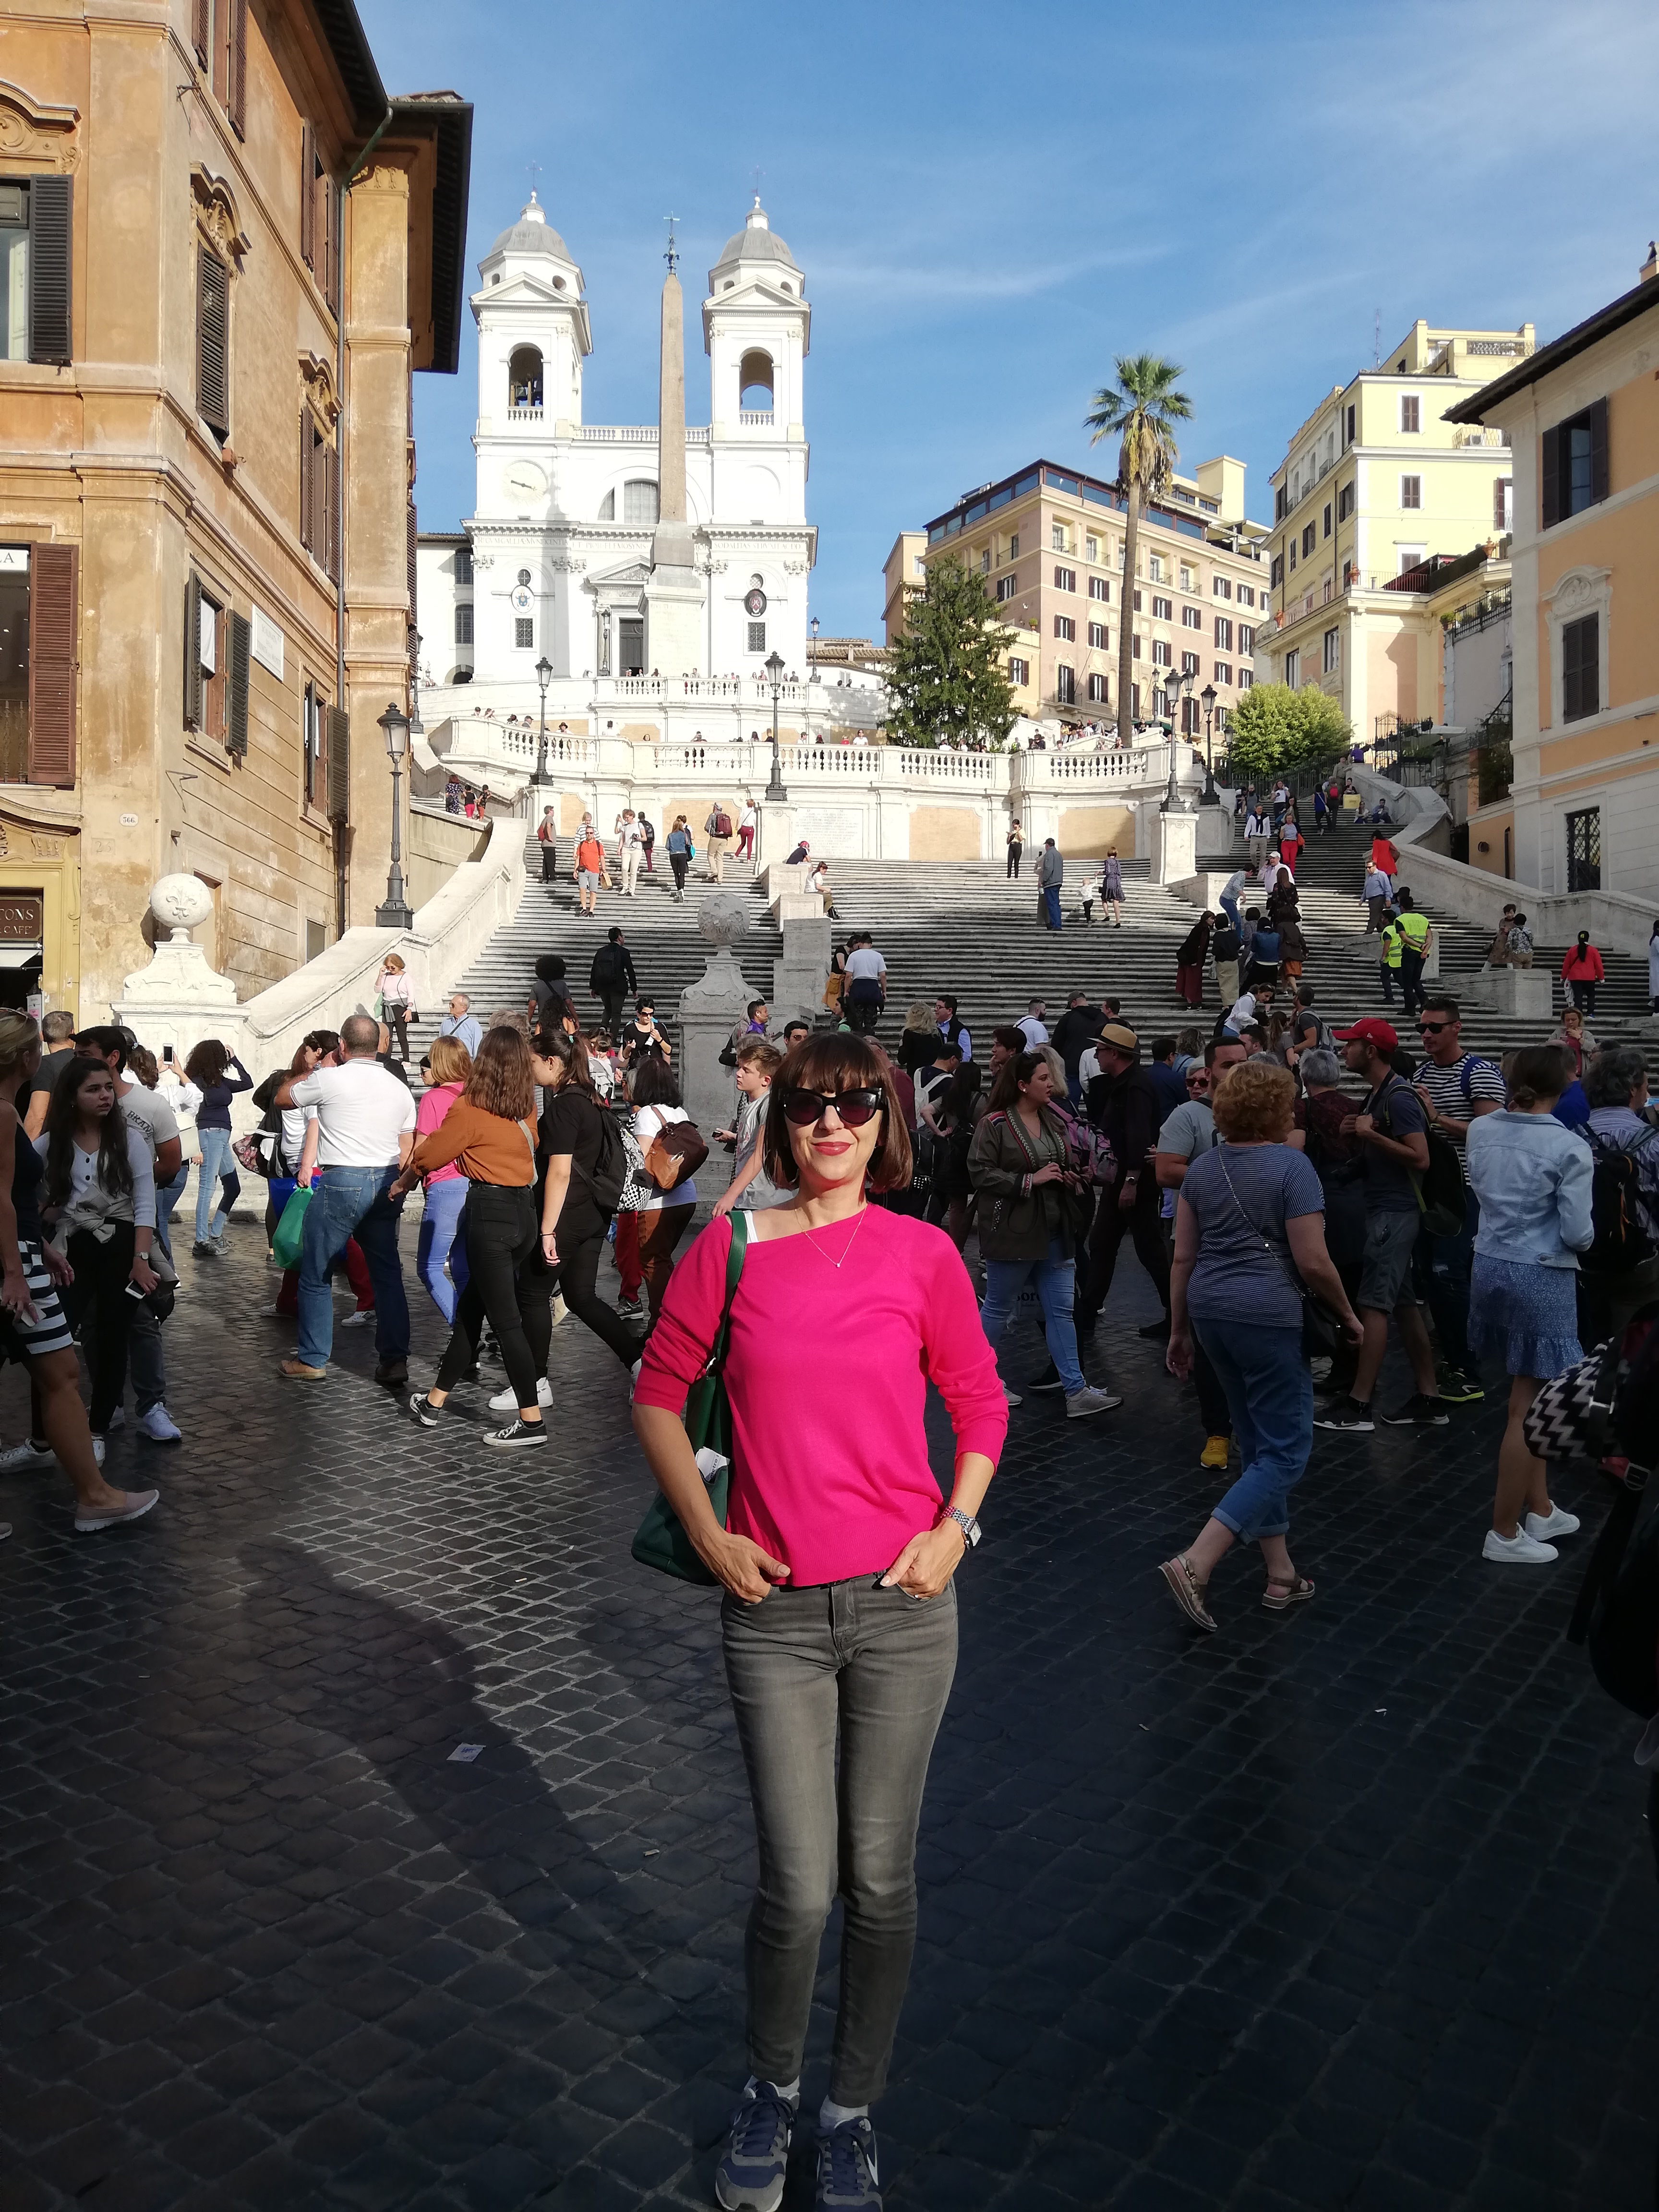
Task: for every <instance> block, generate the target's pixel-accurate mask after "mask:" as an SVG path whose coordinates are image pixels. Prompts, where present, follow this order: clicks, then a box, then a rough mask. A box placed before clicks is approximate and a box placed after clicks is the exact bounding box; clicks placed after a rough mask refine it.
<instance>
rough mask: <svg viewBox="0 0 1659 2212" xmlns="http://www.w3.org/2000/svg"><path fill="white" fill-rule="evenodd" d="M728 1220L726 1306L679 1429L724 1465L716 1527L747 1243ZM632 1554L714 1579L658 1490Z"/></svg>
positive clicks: (665, 1570) (683, 1578) (726, 1475)
mask: <svg viewBox="0 0 1659 2212" xmlns="http://www.w3.org/2000/svg"><path fill="white" fill-rule="evenodd" d="M731 1219H732V1249H731V1250H730V1252H729V1253H728V1254H727V1255H726V1304H724V1305H723V1306H722V1307H721V1309H720V1326H719V1328H717V1329H716V1330H715V1331H714V1343H713V1344H712V1345H711V1346H710V1347H709V1352H708V1364H707V1365H706V1366H705V1367H704V1369H703V1370H702V1374H701V1375H699V1376H698V1377H697V1379H696V1382H695V1383H693V1384H692V1385H691V1388H690V1389H689V1390H688V1391H687V1392H686V1394H685V1413H684V1417H683V1418H684V1422H685V1433H686V1435H687V1436H688V1437H690V1440H691V1449H692V1450H693V1451H694V1452H695V1451H700V1450H701V1449H702V1448H703V1446H704V1445H707V1446H708V1449H710V1450H711V1451H717V1452H719V1453H720V1456H721V1457H722V1459H724V1460H725V1462H726V1465H725V1466H724V1467H723V1468H721V1469H720V1472H719V1474H716V1475H715V1476H714V1478H713V1479H712V1480H711V1481H710V1482H709V1485H708V1503H709V1504H710V1505H711V1506H713V1508H714V1518H715V1519H716V1520H717V1521H718V1522H720V1526H721V1528H725V1526H726V1504H727V1500H728V1499H729V1498H730V1496H731V1491H732V1407H731V1402H730V1401H729V1400H728V1399H727V1397H726V1344H727V1340H728V1339H729V1338H730V1336H731V1334H732V1299H733V1298H734V1297H736V1296H737V1294H738V1281H739V1279H740V1278H741V1276H742V1274H743V1255H744V1251H745V1250H746V1249H748V1243H749V1219H750V1217H749V1216H748V1214H746V1213H744V1212H740V1211H739V1212H733V1213H732V1217H731ZM633 1548H634V1557H635V1559H637V1560H638V1561H639V1563H640V1565H641V1566H642V1567H654V1568H655V1569H656V1571H657V1572H658V1573H659V1574H661V1575H672V1576H674V1577H676V1578H677V1579H678V1581H680V1582H683V1583H706V1584H709V1585H711V1586H712V1585H713V1584H714V1583H716V1582H717V1581H718V1577H716V1576H714V1575H711V1574H710V1573H709V1571H708V1568H707V1567H706V1566H704V1565H703V1563H702V1559H700V1558H699V1557H698V1555H697V1550H696V1546H695V1545H694V1544H693V1543H692V1541H691V1539H690V1537H689V1536H688V1535H687V1534H686V1533H685V1529H684V1526H683V1525H682V1523H681V1521H680V1517H679V1516H678V1514H677V1513H676V1512H675V1510H674V1509H673V1507H672V1506H671V1505H670V1504H669V1503H668V1500H667V1499H666V1498H665V1497H664V1496H663V1494H662V1492H661V1491H659V1492H657V1494H656V1496H655V1497H654V1498H653V1499H652V1501H651V1504H650V1505H649V1507H648V1508H647V1511H646V1516H645V1518H644V1520H643V1521H641V1523H640V1525H639V1529H638V1532H637V1533H636V1534H635V1538H634V1547H633Z"/></svg>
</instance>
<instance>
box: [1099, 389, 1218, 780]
mask: <svg viewBox="0 0 1659 2212" xmlns="http://www.w3.org/2000/svg"><path fill="white" fill-rule="evenodd" d="M1180 374H1181V371H1180V369H1179V368H1176V365H1175V363H1174V362H1171V361H1164V359H1162V358H1161V356H1158V354H1155V353H1136V354H1122V355H1120V356H1119V357H1118V362H1117V382H1116V384H1115V385H1110V384H1107V385H1103V386H1101V388H1100V390H1099V391H1098V392H1096V394H1095V404H1094V405H1093V407H1092V408H1091V410H1090V411H1089V412H1088V414H1086V415H1085V416H1084V418H1083V421H1084V425H1085V428H1088V429H1090V430H1092V431H1093V432H1094V436H1093V437H1092V439H1091V441H1090V443H1091V445H1096V446H1097V445H1098V444H1099V443H1100V441H1101V440H1102V439H1103V438H1121V440H1122V441H1123V442H1122V444H1121V446H1120V447H1119V448H1118V464H1117V473H1118V481H1119V482H1120V483H1122V484H1125V485H1127V488H1128V493H1129V514H1128V526H1127V529H1126V530H1125V532H1124V538H1123V581H1122V583H1121V586H1120V589H1121V592H1122V595H1123V597H1122V604H1121V605H1120V606H1119V608H1118V625H1117V741H1118V743H1119V744H1121V745H1127V744H1128V743H1129V741H1130V739H1131V738H1132V737H1133V734H1134V729H1133V722H1134V717H1133V712H1132V707H1133V699H1134V689H1133V684H1134V679H1133V673H1132V670H1133V654H1132V646H1131V641H1132V639H1133V635H1134V580H1135V550H1136V542H1137V540H1138V539H1139V535H1140V510H1141V507H1142V506H1143V504H1144V503H1145V502H1146V501H1148V500H1154V499H1159V498H1162V496H1163V495H1164V493H1165V492H1167V491H1168V489H1169V488H1170V477H1171V475H1172V474H1173V473H1174V470H1175V464H1176V441H1175V425H1176V423H1177V422H1188V421H1190V419H1191V416H1192V412H1193V403H1192V401H1191V400H1190V399H1188V397H1187V395H1186V393H1185V392H1177V391H1176V388H1175V386H1176V378H1177V377H1178V376H1179V375H1180Z"/></svg>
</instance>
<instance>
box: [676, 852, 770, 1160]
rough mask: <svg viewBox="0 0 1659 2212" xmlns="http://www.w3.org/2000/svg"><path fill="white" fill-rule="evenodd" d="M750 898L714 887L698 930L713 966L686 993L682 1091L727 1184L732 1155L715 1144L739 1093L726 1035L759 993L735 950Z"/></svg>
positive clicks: (682, 1015) (682, 1000)
mask: <svg viewBox="0 0 1659 2212" xmlns="http://www.w3.org/2000/svg"><path fill="white" fill-rule="evenodd" d="M748 927H749V918H748V915H746V913H745V912H744V900H743V899H741V898H739V897H738V896H735V895H734V894H733V893H732V892H730V891H714V892H711V893H710V894H709V896H708V897H707V898H706V899H704V900H703V901H702V903H701V905H700V906H699V908H698V909H697V929H698V932H699V933H700V935H701V936H702V939H703V942H704V943H705V944H706V945H708V947H709V957H708V969H707V971H706V973H705V974H703V975H702V976H701V977H700V978H699V979H698V981H696V982H695V983H693V984H691V985H690V987H689V988H688V989H686V990H685V991H684V992H682V994H680V1066H679V1077H680V1091H681V1095H682V1096H683V1097H684V1100H685V1110H686V1112H687V1113H688V1114H689V1115H690V1116H691V1119H692V1120H693V1121H695V1122H696V1125H697V1127H698V1128H699V1129H701V1130H702V1133H703V1136H704V1138H705V1139H707V1140H708V1145H709V1148H710V1152H711V1155H712V1157H711V1158H710V1160H709V1168H710V1170H711V1179H712V1182H714V1184H715V1185H717V1186H720V1187H721V1188H723V1185H721V1184H720V1173H719V1172H712V1171H714V1170H717V1169H721V1168H723V1171H724V1173H725V1176H726V1181H730V1179H731V1170H730V1165H729V1163H728V1162H727V1158H726V1154H725V1153H724V1152H721V1151H720V1147H719V1146H716V1145H715V1144H714V1139H713V1135H712V1132H713V1131H714V1130H715V1129H726V1128H730V1127H731V1126H732V1115H733V1113H734V1112H735V1111H736V1101H737V1091H736V1088H735V1086H734V1085H733V1083H732V1071H731V1069H730V1068H729V1067H722V1066H720V1053H721V1051H722V1049H723V1048H724V1047H725V1044H726V1039H727V1038H728V1037H729V1036H731V1034H732V1030H734V1029H735V1028H736V1027H737V1026H738V1023H740V1022H741V1021H742V1020H743V1019H744V1016H745V1014H746V1013H747V1012H748V1010H749V1001H750V999H751V998H752V997H753V996H754V995H755V994H754V993H753V992H752V991H751V990H750V987H749V985H748V984H747V983H746V982H745V981H744V976H743V970H742V969H740V968H739V967H738V963H737V960H736V958H735V957H734V956H733V953H732V947H733V946H734V945H740V944H741V943H742V942H743V939H744V935H745V933H747V930H748Z"/></svg>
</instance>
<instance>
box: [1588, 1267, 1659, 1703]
mask: <svg viewBox="0 0 1659 2212" xmlns="http://www.w3.org/2000/svg"><path fill="white" fill-rule="evenodd" d="M1656 1316H1659V1308H1656V1307H1654V1306H1652V1305H1649V1306H1646V1307H1644V1309H1643V1310H1642V1313H1641V1315H1638V1317H1637V1320H1636V1321H1635V1322H1632V1327H1631V1329H1630V1330H1629V1331H1627V1332H1626V1335H1625V1337H1624V1339H1623V1340H1622V1342H1621V1340H1618V1339H1615V1340H1613V1342H1612V1343H1610V1344H1608V1345H1607V1346H1605V1347H1604V1348H1603V1350H1602V1351H1601V1352H1600V1353H1598V1354H1596V1355H1595V1358H1597V1359H1598V1360H1599V1361H1600V1374H1599V1376H1598V1379H1597V1382H1596V1385H1595V1398H1596V1401H1598V1409H1600V1408H1606V1407H1610V1409H1611V1413H1610V1419H1609V1422H1608V1427H1609V1428H1610V1431H1611V1435H1610V1436H1603V1437H1601V1438H1600V1439H1599V1441H1601V1442H1603V1443H1607V1442H1612V1443H1621V1444H1623V1446H1624V1447H1625V1449H1626V1452H1628V1453H1630V1454H1631V1459H1630V1465H1629V1468H1628V1469H1627V1471H1626V1476H1625V1479H1624V1480H1623V1481H1622V1482H1621V1483H1620V1489H1619V1495H1618V1496H1617V1497H1616V1498H1614V1500H1613V1510H1611V1512H1609V1514H1608V1515H1607V1520H1606V1521H1605V1522H1603V1524H1602V1528H1601V1534H1600V1535H1599V1536H1598V1537H1597V1538H1596V1541H1595V1551H1594V1552H1593V1553H1591V1555H1590V1562H1589V1566H1588V1567H1587V1568H1586V1569H1585V1570H1584V1579H1583V1583H1582V1584H1581V1585H1580V1588H1579V1592H1578V1598H1577V1603H1576V1604H1575V1605H1574V1607H1573V1610H1572V1619H1571V1621H1570V1622H1569V1623H1568V1625H1567V1640H1568V1642H1569V1643H1571V1644H1583V1645H1585V1647H1586V1649H1587V1650H1588V1651H1589V1661H1590V1665H1591V1667H1592V1668H1594V1669H1595V1679H1596V1680H1597V1681H1598V1682H1599V1683H1600V1684H1601V1687H1602V1688H1603V1689H1604V1690H1605V1691H1606V1692H1607V1695H1608V1696H1609V1697H1610V1698H1615V1699H1617V1700H1618V1701H1619V1703H1620V1705H1625V1706H1627V1707H1628V1708H1629V1709H1630V1711H1632V1712H1633V1713H1639V1714H1640V1715H1641V1717H1642V1718H1643V1719H1644V1720H1651V1719H1652V1718H1653V1717H1654V1715H1655V1714H1656V1713H1659V1482H1655V1481H1654V1480H1652V1469H1651V1468H1650V1467H1647V1466H1645V1465H1644V1464H1642V1463H1641V1462H1638V1460H1637V1458H1636V1456H1635V1454H1634V1451H1633V1450H1632V1447H1633V1446H1635V1445H1637V1444H1641V1445H1642V1446H1643V1447H1644V1449H1647V1450H1648V1451H1649V1452H1650V1453H1651V1450H1652V1439H1653V1437H1654V1436H1655V1434H1656V1433H1659V1327H1656V1326H1655V1325H1654V1323H1655V1319H1656ZM1644 1318H1645V1320H1646V1322H1647V1332H1646V1334H1645V1336H1644V1338H1643V1339H1642V1340H1641V1342H1640V1343H1639V1344H1638V1346H1637V1348H1636V1350H1635V1352H1632V1354H1631V1355H1630V1356H1629V1358H1626V1357H1625V1355H1624V1349H1623V1347H1624V1346H1625V1345H1628V1344H1629V1343H1630V1341H1631V1340H1632V1336H1633V1334H1634V1333H1635V1331H1636V1329H1637V1328H1639V1327H1640V1326H1641V1325H1642V1322H1643V1320H1644ZM1586 1364H1589V1363H1588V1362H1587V1363H1586Z"/></svg>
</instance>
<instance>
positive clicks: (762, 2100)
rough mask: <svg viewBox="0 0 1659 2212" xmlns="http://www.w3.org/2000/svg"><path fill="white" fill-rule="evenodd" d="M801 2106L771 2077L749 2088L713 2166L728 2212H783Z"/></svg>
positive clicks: (718, 2195) (718, 2194)
mask: <svg viewBox="0 0 1659 2212" xmlns="http://www.w3.org/2000/svg"><path fill="white" fill-rule="evenodd" d="M798 2110H799V2099H791V2098H787V2097H781V2096H780V2095H779V2094H778V2093H777V2091H776V2090H775V2088H774V2087H773V2086H772V2084H771V2083H770V2082H769V2081H757V2083H756V2084H755V2086H754V2087H753V2088H752V2089H745V2090H744V2093H743V2100H742V2102H741V2103H740V2104H739V2105H738V2109H737V2111H736V2112H733V2113H732V2125H731V2127H730V2129H729V2130H728V2131H727V2134H726V2148H725V2149H724V2151H722V2152H721V2154H720V2164H719V2165H718V2166H716V2167H715V2169H714V2201H715V2203H718V2204H720V2205H723V2206H724V2207H725V2212H778V2207H779V2205H780V2204H781V2203H782V2202H783V2177H784V2172H785V2169H786V2168H787V2166H788V2163H789V2138H790V2136H792V2134H793V2132H794V2126H795V2114H796V2112H797V2111H798ZM850 2201H852V2202H854V2203H858V2202H861V2201H863V2200H860V2199H857V2198H854V2199H852V2200H850Z"/></svg>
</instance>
